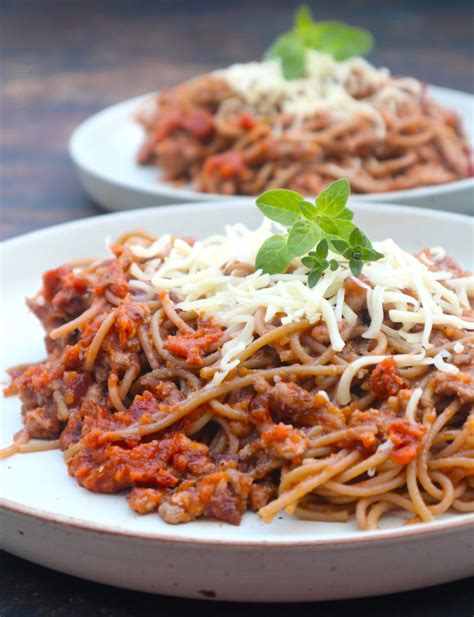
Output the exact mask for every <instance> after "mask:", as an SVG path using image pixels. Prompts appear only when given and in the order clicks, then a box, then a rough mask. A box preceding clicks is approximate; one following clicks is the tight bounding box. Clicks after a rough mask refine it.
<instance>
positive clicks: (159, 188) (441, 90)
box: [67, 84, 474, 203]
mask: <svg viewBox="0 0 474 617" xmlns="http://www.w3.org/2000/svg"><path fill="white" fill-rule="evenodd" d="M428 88H429V90H431V92H432V93H433V95H434V97H435V98H436V96H437V95H438V96H439V95H440V94H441V96H443V95H446V96H461V97H465V98H469V99H470V102H471V105H474V94H472V93H470V92H466V91H464V90H456V89H454V88H445V87H443V86H436V85H433V84H428ZM158 93H159V90H156V91H153V92H148V93H146V94H141V95H138V96H134V97H131V98H129V99H125V100H122V101H119V102H117V103H114V104H112V105H108V106H107V107H105V108H103V109H101V110H99V111H97V112H96V113H94V114H92V115H91V116H88V117H87V118H86V119H85V120H83V121H82V122H81V123H80V124H79V125H78V126H77V127H76V128H75V129H74V130H73V132H72V133H71V135H70V137H69V140H68V145H67V150H68V153H69V156H70V158H71V160H72V162H73V164H74V165H75V166H76V168H77V169H78V170H80V171H81V172H83V173H87V174H89V175H90V176H93V177H94V178H95V179H96V180H100V181H103V182H107V183H109V184H110V185H113V186H115V187H118V188H119V189H121V190H133V191H135V192H137V193H141V194H142V195H147V196H149V197H152V196H156V197H157V198H159V197H165V198H168V199H173V200H175V202H176V200H179V199H182V200H183V201H189V200H193V201H206V200H218V199H222V198H225V195H222V194H219V193H203V192H201V191H196V190H194V189H192V188H185V189H183V188H179V187H178V188H173V187H172V186H169V185H168V184H167V183H163V182H161V181H158V180H157V181H156V183H155V184H154V185H153V186H143V184H142V183H141V182H140V181H137V180H131V181H130V180H124V179H122V178H121V177H119V176H115V175H114V174H113V173H112V174H111V173H108V172H105V173H104V172H100V171H97V168H96V167H94V166H93V165H92V164H91V163H90V162H88V160H87V156H86V157H84V153H83V151H82V150H81V147H80V145H78V144H80V139H81V138H82V135H83V134H84V133H86V132H87V131H88V130H90V126H91V125H94V123H96V122H97V121H99V120H100V119H101V118H102V117H104V116H105V117H107V116H108V115H109V114H111V113H114V112H115V113H116V112H118V111H119V110H120V109H121V108H125V109H128V108H133V107H134V106H136V107H139V105H140V103H143V102H145V101H146V100H147V99H149V98H151V97H153V96H155V95H157V94H158ZM455 111H456V112H457V113H459V112H458V111H457V110H455ZM464 128H465V130H466V134H467V137H468V141H469V142H470V143H471V149H472V148H473V144H474V132H471V131H470V130H469V128H470V127H469V126H465V127H464ZM469 188H474V176H471V177H469V178H463V179H461V180H454V181H452V182H445V183H443V184H433V185H429V186H423V187H416V188H413V189H404V190H400V191H387V192H384V193H361V194H357V195H354V196H353V198H354V199H356V200H358V201H359V200H361V201H362V200H365V201H375V202H376V201H378V200H380V201H382V202H386V201H388V200H390V201H393V202H394V203H396V201H397V199H401V200H405V199H409V198H413V199H420V198H429V197H439V196H443V195H446V194H449V193H453V192H457V191H462V190H466V189H469ZM246 197H249V196H247V195H237V196H234V198H235V199H245V198H246ZM250 197H251V196H250Z"/></svg>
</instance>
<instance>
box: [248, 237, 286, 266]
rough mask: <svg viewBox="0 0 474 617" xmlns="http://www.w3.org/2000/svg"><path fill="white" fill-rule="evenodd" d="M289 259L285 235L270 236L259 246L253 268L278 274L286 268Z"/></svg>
mask: <svg viewBox="0 0 474 617" xmlns="http://www.w3.org/2000/svg"><path fill="white" fill-rule="evenodd" d="M290 261H291V257H290V256H289V254H288V250H287V246H286V238H285V236H271V237H270V238H268V239H267V240H265V242H264V243H263V244H262V246H261V247H260V249H259V251H258V253H257V258H256V259H255V268H256V269H257V270H263V272H266V273H267V274H278V273H280V272H284V271H285V270H286V269H287V267H288V265H289V263H290Z"/></svg>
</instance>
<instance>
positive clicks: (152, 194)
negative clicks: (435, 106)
mask: <svg viewBox="0 0 474 617" xmlns="http://www.w3.org/2000/svg"><path fill="white" fill-rule="evenodd" d="M429 92H430V94H431V95H432V97H433V98H434V99H436V101H437V102H438V103H440V104H441V105H443V106H445V107H447V108H450V109H453V110H455V111H456V112H457V113H458V114H459V115H460V117H461V120H462V123H463V126H464V128H465V130H466V131H467V133H468V138H469V142H470V143H471V146H474V118H473V114H474V111H473V110H474V96H473V95H471V94H468V93H465V92H459V91H457V90H450V89H448V88H438V87H434V86H431V87H430V89H429ZM151 96H153V95H152V94H147V95H144V96H140V97H136V98H133V99H130V100H128V101H124V102H123V103H118V104H117V105H112V106H111V107H108V108H107V109H104V110H103V111H101V112H99V113H97V114H95V115H93V116H91V117H90V118H89V119H88V120H86V121H85V122H83V123H82V124H81V125H80V126H79V127H78V128H77V129H76V130H75V131H74V133H73V135H72V137H71V140H70V143H69V152H70V155H71V158H72V160H73V162H74V164H75V166H76V169H77V173H78V175H79V178H80V181H81V183H82V185H83V187H84V190H85V191H86V192H87V193H88V194H89V195H90V196H91V198H92V199H93V200H94V201H96V202H97V203H98V204H100V205H101V206H103V207H104V208H106V209H107V210H128V209H133V208H144V207H149V206H157V205H166V204H176V203H183V202H190V201H209V200H211V199H223V197H225V196H223V195H215V194H209V193H201V192H199V191H195V190H193V189H192V188H190V187H185V186H181V187H175V186H173V184H171V183H170V182H164V181H160V180H159V170H157V168H156V167H153V166H148V167H142V166H139V165H138V164H137V163H136V161H135V159H136V153H137V151H138V149H139V147H140V145H141V143H142V141H143V137H144V134H143V129H142V127H141V126H140V125H139V124H138V123H137V122H136V121H135V120H134V114H135V112H136V111H137V109H138V108H139V107H140V105H142V104H143V103H144V102H145V101H146V100H147V99H148V98H150V97H151ZM237 199H245V197H237ZM354 199H356V200H360V199H362V200H364V201H373V202H380V201H384V202H392V203H404V204H411V205H416V206H419V207H427V208H435V209H437V210H449V211H451V212H460V213H463V214H472V213H473V204H474V178H468V179H465V180H458V181H456V182H449V183H447V184H440V185H437V186H429V187H424V188H417V189H410V190H406V191H393V192H390V193H371V194H365V195H356V196H354Z"/></svg>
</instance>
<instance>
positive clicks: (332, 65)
mask: <svg viewBox="0 0 474 617" xmlns="http://www.w3.org/2000/svg"><path fill="white" fill-rule="evenodd" d="M306 64H307V68H306V74H305V75H304V77H303V78H300V79H296V80H287V79H285V78H284V77H283V74H282V70H281V66H280V64H279V61H278V60H267V61H263V62H250V63H248V64H237V65H233V66H230V67H228V68H227V69H224V70H220V71H215V72H213V73H209V74H207V75H202V76H199V77H196V78H195V79H192V80H190V81H188V82H185V83H183V84H181V85H178V86H177V87H175V88H172V89H169V90H164V91H162V92H161V93H160V94H158V95H156V97H155V98H154V99H153V100H150V101H147V102H146V104H145V105H144V106H143V107H142V109H140V110H138V112H137V119H138V120H139V122H140V123H141V124H142V126H143V128H144V131H145V138H144V141H143V144H142V146H141V148H140V150H139V152H138V155H137V159H138V162H139V163H140V164H142V165H156V166H158V168H160V170H161V171H162V172H163V176H164V179H165V180H170V181H172V182H174V183H175V184H177V185H182V184H184V183H186V184H191V185H192V187H193V188H194V189H196V190H198V191H203V192H208V193H220V194H224V195H233V194H238V195H257V194H259V193H261V192H263V191H265V190H269V189H274V188H283V187H284V188H289V189H292V190H295V191H298V192H300V193H301V194H303V195H312V194H315V193H319V192H320V191H321V190H322V189H324V188H325V187H326V186H327V185H328V184H329V183H330V182H331V181H332V180H334V179H337V178H340V177H346V178H348V179H349V180H350V182H351V185H352V187H353V190H354V191H355V192H357V193H374V192H375V193H378V192H387V191H397V190H406V189H411V188H416V187H422V186H427V185H435V184H443V183H447V182H452V181H454V180H459V179H462V178H467V177H469V176H470V175H472V164H471V162H470V156H471V154H470V150H469V146H468V143H467V140H466V138H465V136H464V132H463V127H462V126H461V122H460V120H459V118H458V117H457V115H456V113H455V112H454V111H452V110H449V109H445V108H443V107H441V105H439V104H438V103H437V102H436V101H434V100H433V99H432V98H431V97H430V96H429V94H428V93H427V89H426V87H425V86H424V85H423V84H421V83H420V82H419V81H417V80H416V79H411V78H405V77H393V76H391V75H390V73H389V72H388V71H387V69H376V68H375V67H373V66H372V65H370V64H369V63H368V62H366V61H365V60H363V59H362V58H353V59H351V60H346V61H344V62H336V61H335V60H333V59H332V58H331V57H330V56H328V55H326V54H322V53H318V52H315V51H309V52H308V53H307V60H306Z"/></svg>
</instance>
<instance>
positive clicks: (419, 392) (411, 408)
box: [405, 388, 423, 424]
mask: <svg viewBox="0 0 474 617" xmlns="http://www.w3.org/2000/svg"><path fill="white" fill-rule="evenodd" d="M422 396H423V388H415V389H414V390H413V392H412V395H411V396H410V400H409V401H408V403H407V408H406V410H405V417H406V419H407V420H409V421H410V422H412V423H413V424H415V422H416V418H415V413H416V409H417V407H418V403H419V402H420V399H421V397H422Z"/></svg>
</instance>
